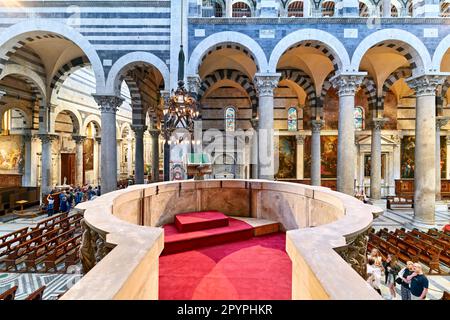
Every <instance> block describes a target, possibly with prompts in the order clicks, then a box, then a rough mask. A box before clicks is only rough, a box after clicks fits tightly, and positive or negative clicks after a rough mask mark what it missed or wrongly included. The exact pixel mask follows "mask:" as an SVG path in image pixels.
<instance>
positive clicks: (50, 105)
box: [48, 103, 58, 112]
mask: <svg viewBox="0 0 450 320" xmlns="http://www.w3.org/2000/svg"><path fill="white" fill-rule="evenodd" d="M57 107H58V105H57V104H54V103H49V104H48V109H49V110H50V112H55V109H56V108H57Z"/></svg>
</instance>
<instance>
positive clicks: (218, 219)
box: [175, 211, 228, 232]
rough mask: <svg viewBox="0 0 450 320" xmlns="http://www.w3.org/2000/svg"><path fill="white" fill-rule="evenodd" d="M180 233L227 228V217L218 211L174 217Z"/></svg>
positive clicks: (182, 214) (190, 213)
mask: <svg viewBox="0 0 450 320" xmlns="http://www.w3.org/2000/svg"><path fill="white" fill-rule="evenodd" d="M175 226H176V227H177V229H178V231H180V232H192V231H199V230H205V229H211V228H219V227H226V226H228V217H227V216H226V215H224V214H223V213H222V212H219V211H203V212H187V213H180V214H177V215H176V216H175Z"/></svg>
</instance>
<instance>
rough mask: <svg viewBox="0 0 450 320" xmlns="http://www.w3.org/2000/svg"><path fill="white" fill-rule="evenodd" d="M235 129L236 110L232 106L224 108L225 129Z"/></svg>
mask: <svg viewBox="0 0 450 320" xmlns="http://www.w3.org/2000/svg"><path fill="white" fill-rule="evenodd" d="M235 130H236V110H235V109H234V108H233V107H228V108H226V109H225V131H235Z"/></svg>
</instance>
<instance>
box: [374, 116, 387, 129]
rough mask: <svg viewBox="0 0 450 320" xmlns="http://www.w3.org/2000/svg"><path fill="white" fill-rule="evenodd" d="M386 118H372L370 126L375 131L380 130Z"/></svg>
mask: <svg viewBox="0 0 450 320" xmlns="http://www.w3.org/2000/svg"><path fill="white" fill-rule="evenodd" d="M388 120H389V119H388V118H373V119H372V126H373V128H374V129H375V130H376V131H380V130H381V129H382V128H383V126H384V124H385V123H386V122H387V121H388Z"/></svg>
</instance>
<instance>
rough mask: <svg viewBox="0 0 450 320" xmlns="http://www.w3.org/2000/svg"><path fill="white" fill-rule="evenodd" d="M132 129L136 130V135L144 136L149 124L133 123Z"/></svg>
mask: <svg viewBox="0 0 450 320" xmlns="http://www.w3.org/2000/svg"><path fill="white" fill-rule="evenodd" d="M131 130H133V131H134V135H135V136H139V137H143V136H144V132H145V130H147V126H145V125H142V124H133V125H132V126H131Z"/></svg>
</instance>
